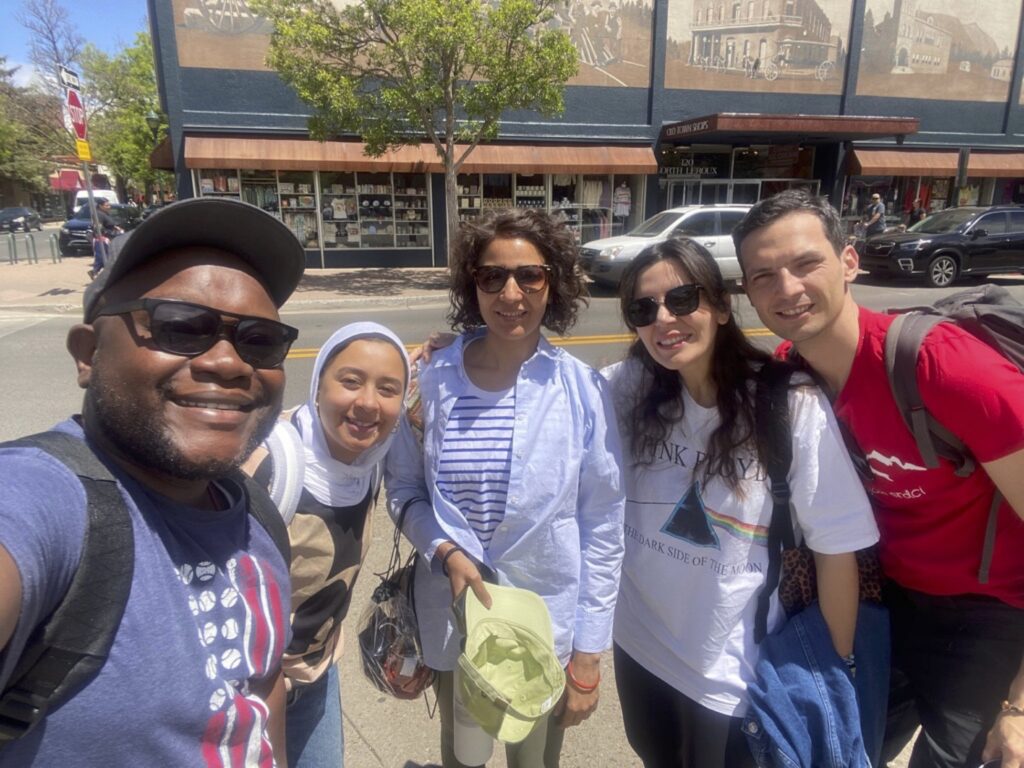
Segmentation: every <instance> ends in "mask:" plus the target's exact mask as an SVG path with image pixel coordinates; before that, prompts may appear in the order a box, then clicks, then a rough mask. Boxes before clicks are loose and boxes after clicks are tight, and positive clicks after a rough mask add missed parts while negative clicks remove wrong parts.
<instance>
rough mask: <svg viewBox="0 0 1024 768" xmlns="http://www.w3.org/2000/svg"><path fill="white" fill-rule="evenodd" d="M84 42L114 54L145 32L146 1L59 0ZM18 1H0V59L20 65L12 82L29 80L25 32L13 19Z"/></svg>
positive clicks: (18, 6) (31, 72) (19, 0)
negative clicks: (0, 57)
mask: <svg viewBox="0 0 1024 768" xmlns="http://www.w3.org/2000/svg"><path fill="white" fill-rule="evenodd" d="M59 1H60V2H61V4H62V5H63V6H64V8H66V9H67V11H68V15H69V17H70V19H71V23H72V24H74V25H76V26H77V27H78V32H79V34H80V35H81V36H82V37H83V38H85V40H86V42H89V43H92V44H93V45H95V46H96V47H98V48H100V49H102V50H104V51H107V52H108V53H115V52H117V51H119V50H121V49H122V48H124V47H126V46H128V45H130V44H131V43H132V42H133V41H134V39H135V34H136V33H137V32H141V31H143V30H148V29H149V22H148V21H147V16H146V0H59ZM21 6H22V0H0V56H6V57H7V66H8V67H12V66H16V65H21V69H20V70H19V71H18V73H17V75H16V76H15V82H17V83H18V84H19V85H25V84H26V83H27V81H28V80H29V79H30V78H31V77H32V75H33V71H32V66H31V65H30V64H29V63H28V32H27V31H26V30H25V28H24V27H22V26H21V25H20V24H19V23H18V22H17V20H16V14H17V12H18V11H19V10H20V8H21Z"/></svg>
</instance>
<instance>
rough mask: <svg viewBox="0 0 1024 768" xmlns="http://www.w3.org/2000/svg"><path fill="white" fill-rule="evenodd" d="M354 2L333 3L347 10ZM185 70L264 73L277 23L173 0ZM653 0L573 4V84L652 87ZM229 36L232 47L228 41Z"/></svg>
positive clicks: (564, 13)
mask: <svg viewBox="0 0 1024 768" xmlns="http://www.w3.org/2000/svg"><path fill="white" fill-rule="evenodd" d="M354 1H355V0H332V2H333V3H334V5H335V6H336V7H339V8H341V7H344V6H346V5H349V4H351V3H352V2H354ZM172 2H173V7H174V14H175V22H176V28H177V40H178V56H179V59H180V62H181V65H182V66H185V67H206V68H218V69H247V70H265V69H266V68H267V66H266V56H267V49H268V47H269V45H270V35H271V33H272V32H273V27H272V25H271V24H270V23H269V22H268V21H267V20H266V19H264V18H262V17H261V16H257V15H255V14H253V13H252V12H251V11H250V9H249V7H248V5H247V4H246V2H245V0H172ZM653 5H654V3H653V0H570V1H569V2H566V3H562V4H560V5H558V6H557V7H556V10H555V17H554V18H553V19H552V20H551V22H550V26H551V27H552V28H555V29H562V30H564V31H565V32H566V33H567V34H568V35H569V38H570V39H571V40H572V42H573V44H574V45H575V46H576V49H577V50H578V51H579V54H580V69H579V73H578V74H577V75H576V77H575V78H573V79H572V80H571V81H570V83H571V84H572V85H602V86H606V87H608V86H611V87H615V86H619V87H622V86H632V87H638V88H646V87H648V85H649V84H650V78H651V74H650V60H651V24H652V16H653ZM227 36H230V38H231V40H230V45H225V39H224V38H225V37H227Z"/></svg>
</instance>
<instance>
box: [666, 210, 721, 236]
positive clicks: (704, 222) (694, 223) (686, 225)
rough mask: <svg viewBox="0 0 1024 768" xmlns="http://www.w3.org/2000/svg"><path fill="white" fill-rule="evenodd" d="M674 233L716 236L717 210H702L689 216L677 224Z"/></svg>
mask: <svg viewBox="0 0 1024 768" xmlns="http://www.w3.org/2000/svg"><path fill="white" fill-rule="evenodd" d="M672 234H674V235H686V236H687V237H714V234H715V212H714V211H701V212H699V213H695V214H693V215H692V216H687V217H686V218H685V219H683V220H682V221H681V222H679V224H677V225H676V228H675V229H674V230H673V231H672Z"/></svg>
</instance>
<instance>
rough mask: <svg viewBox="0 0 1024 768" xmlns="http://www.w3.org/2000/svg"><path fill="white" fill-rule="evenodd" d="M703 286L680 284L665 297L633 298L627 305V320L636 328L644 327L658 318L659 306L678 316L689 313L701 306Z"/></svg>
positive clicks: (667, 292)
mask: <svg viewBox="0 0 1024 768" xmlns="http://www.w3.org/2000/svg"><path fill="white" fill-rule="evenodd" d="M701 290H702V289H701V287H700V286H699V285H695V284H694V283H689V284H687V285H679V286H676V287H675V288H672V289H671V290H668V291H666V292H665V298H664V299H663V300H662V301H657V300H655V298H654V297H653V296H643V297H641V298H639V299H633V300H632V301H631V302H629V304H627V305H626V320H627V321H628V322H629V324H630V325H632V326H633V327H634V328H643V327H644V326H645V325H650V324H651V323H653V322H654V321H655V320H656V319H657V318H658V307H660V306H662V305H664V307H665V309H667V310H668V311H669V312H671V313H672V314H673V315H675V316H676V317H682V316H683V315H689V314H690V313H692V312H693V311H694V310H695V309H697V307H699V306H700V292H701Z"/></svg>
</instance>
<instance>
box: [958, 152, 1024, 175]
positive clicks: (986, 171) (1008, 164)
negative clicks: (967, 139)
mask: <svg viewBox="0 0 1024 768" xmlns="http://www.w3.org/2000/svg"><path fill="white" fill-rule="evenodd" d="M967 175H968V176H975V177H977V178H981V179H986V178H1003V179H1005V178H1024V152H971V157H970V160H969V161H968V163H967Z"/></svg>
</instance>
